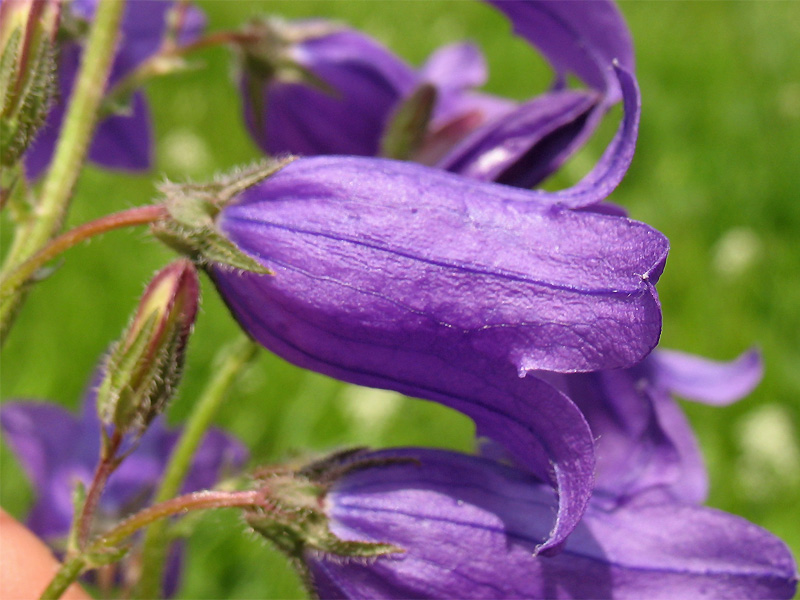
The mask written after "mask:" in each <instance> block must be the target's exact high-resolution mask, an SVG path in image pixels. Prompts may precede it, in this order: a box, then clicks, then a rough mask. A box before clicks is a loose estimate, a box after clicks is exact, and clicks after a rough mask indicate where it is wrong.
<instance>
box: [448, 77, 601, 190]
mask: <svg viewBox="0 0 800 600" xmlns="http://www.w3.org/2000/svg"><path fill="white" fill-rule="evenodd" d="M597 101H598V98H597V95H596V94H595V93H592V92H581V91H571V90H564V91H559V92H552V93H549V94H545V95H542V96H538V97H537V98H534V99H533V100H531V101H529V102H526V103H525V104H522V105H521V106H519V107H518V108H517V109H516V110H514V111H512V112H509V113H507V114H506V115H504V116H502V117H501V118H499V119H497V120H495V121H492V122H491V123H488V124H487V125H484V126H483V127H480V128H478V129H476V130H475V131H474V132H473V133H472V134H470V135H469V136H468V137H467V138H466V139H465V140H464V141H463V142H461V143H460V144H458V145H457V146H456V147H455V148H453V149H452V150H451V151H450V152H449V153H448V154H447V156H445V157H444V158H443V159H442V160H441V161H439V162H438V163H437V165H436V166H437V167H439V168H441V169H445V170H447V171H451V172H453V173H458V174H460V175H464V176H467V177H472V178H474V179H480V180H483V181H497V182H499V183H506V184H508V185H514V186H516V187H533V186H534V185H536V184H537V183H539V182H540V181H541V180H542V179H544V178H545V177H547V176H548V175H549V174H551V173H552V172H553V171H555V170H556V169H557V168H558V167H559V166H561V164H562V163H563V162H564V160H566V158H567V157H568V156H570V155H571V154H572V153H573V152H574V150H575V149H576V148H577V147H578V146H580V145H582V144H583V142H584V141H585V140H586V138H587V137H588V136H589V134H590V133H591V132H592V130H593V129H594V128H595V126H596V123H597V121H598V120H599V117H600V116H601V115H600V113H599V112H597V111H595V110H593V109H594V108H596V106H597ZM590 115H597V117H596V118H589V117H590Z"/></svg>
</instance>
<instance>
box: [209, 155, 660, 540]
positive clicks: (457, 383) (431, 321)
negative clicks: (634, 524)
mask: <svg viewBox="0 0 800 600" xmlns="http://www.w3.org/2000/svg"><path fill="white" fill-rule="evenodd" d="M552 196H553V195H552V194H547V193H543V192H540V193H536V192H530V191H527V190H521V189H517V188H511V187H507V186H501V185H497V184H492V183H482V182H475V181H472V180H469V179H466V178H463V177H459V176H456V175H453V174H449V173H445V172H443V171H440V170H436V169H429V168H426V167H423V166H420V165H416V164H412V163H403V162H397V161H387V160H380V159H370V158H358V157H316V158H307V159H298V160H296V161H295V162H293V163H291V164H289V165H288V166H285V167H284V168H282V169H281V170H280V171H278V172H277V173H276V174H274V175H272V176H270V177H268V178H267V179H265V180H264V181H262V182H261V183H259V184H256V185H254V186H252V187H250V188H249V189H247V190H245V191H244V192H242V193H241V194H240V195H239V196H238V197H236V198H234V200H233V201H232V202H231V203H230V204H229V205H227V206H225V207H224V208H223V209H222V212H221V213H220V216H219V218H218V222H217V226H218V227H219V229H220V230H221V232H222V233H223V234H224V235H225V236H226V237H227V238H228V239H229V240H231V241H232V242H233V244H235V246H236V247H237V248H238V249H239V250H241V251H244V252H245V253H246V254H247V255H249V256H251V257H253V258H254V259H256V260H257V261H259V263H261V264H262V265H263V266H265V267H266V268H268V269H270V270H271V271H272V272H273V275H269V276H264V275H257V274H254V273H246V272H241V271H232V270H231V269H230V268H226V267H222V266H216V265H211V267H210V269H209V271H210V273H211V275H212V278H213V279H214V281H215V283H216V285H217V287H218V289H219V291H220V292H221V294H222V296H223V298H224V299H225V301H226V303H227V304H228V306H229V308H230V309H231V311H232V313H233V315H234V316H235V318H236V319H237V320H238V321H239V323H240V324H241V325H242V327H243V328H244V329H245V330H246V331H247V332H248V333H249V334H250V335H251V336H252V337H254V338H255V339H256V340H257V341H258V342H259V343H261V344H262V345H264V346H265V347H267V348H268V349H269V350H271V351H273V352H275V353H276V354H278V355H280V356H282V357H283V358H285V359H287V360H289V361H290V362H293V363H295V364H297V365H299V366H301V367H303V368H308V369H312V370H315V371H318V372H321V373H324V374H326V375H330V376H332V377H336V378H338V379H342V380H345V381H349V382H352V383H356V384H360V385H367V386H372V387H380V388H387V389H393V390H397V391H399V392H401V393H404V394H407V395H410V396H414V397H418V398H424V399H428V400H433V401H436V402H441V403H443V404H445V405H447V406H450V407H453V408H456V409H457V410H460V411H462V412H464V413H465V414H467V415H469V416H470V417H472V418H473V419H475V421H476V422H477V423H478V426H479V428H480V430H481V431H483V432H487V435H490V436H491V437H493V438H495V439H497V441H498V442H499V443H501V444H503V445H504V447H505V448H506V449H507V450H509V451H510V452H511V453H512V454H513V455H514V456H515V458H516V459H517V460H518V461H519V462H520V463H521V464H525V465H526V466H527V467H528V468H529V469H530V470H531V471H533V472H535V473H537V474H539V475H540V476H541V477H543V478H546V479H548V480H550V481H551V482H552V483H553V484H554V485H555V486H556V487H557V489H558V490H559V494H560V500H561V503H562V504H561V509H562V510H563V511H564V512H563V513H562V514H560V515H559V519H558V524H557V530H555V531H554V535H553V539H552V540H549V541H548V543H547V544H546V546H545V547H549V546H552V545H555V544H556V543H557V542H558V541H559V540H561V539H563V537H565V536H566V534H567V533H568V532H569V530H570V529H571V527H572V526H574V524H575V523H576V522H577V520H578V519H579V518H580V513H581V512H582V510H583V507H584V506H585V503H586V500H587V499H588V496H589V494H590V492H591V488H592V471H593V457H592V451H593V450H592V448H593V446H592V438H591V433H590V430H589V429H588V427H587V426H586V422H585V421H584V419H583V417H582V416H581V413H580V411H578V410H577V409H576V408H575V406H574V405H573V404H572V403H571V402H570V401H569V399H568V398H567V397H566V396H564V395H563V394H560V393H558V392H557V391H556V390H555V389H553V388H552V387H551V386H550V385H548V384H546V383H544V382H543V381H541V380H540V379H538V378H536V377H535V376H528V377H524V378H523V377H521V376H523V375H525V373H527V372H529V371H532V370H541V369H544V370H550V371H562V372H572V371H591V370H598V369H614V368H621V367H629V366H632V365H634V364H636V363H638V362H639V361H640V360H642V358H643V357H644V356H645V355H647V354H648V353H649V352H650V350H651V349H652V348H653V347H654V346H655V344H656V343H657V341H658V337H659V334H660V328H661V315H660V307H659V304H658V300H657V296H656V293H655V288H654V283H655V282H656V281H657V279H658V277H659V275H660V274H661V270H662V268H663V266H664V261H665V259H666V253H667V241H666V239H665V238H664V237H663V236H662V235H661V234H660V233H658V232H656V231H655V230H653V229H651V228H650V227H648V226H646V225H644V224H642V223H638V222H636V221H632V220H629V219H625V218H619V217H611V216H607V215H600V214H596V213H590V212H576V211H571V210H567V209H565V208H562V207H561V206H559V203H560V197H556V199H555V201H553V199H552ZM506 421H511V422H514V424H515V425H514V426H513V427H512V426H508V425H507V424H506ZM501 422H502V423H501ZM515 428H518V430H519V431H516V432H515Z"/></svg>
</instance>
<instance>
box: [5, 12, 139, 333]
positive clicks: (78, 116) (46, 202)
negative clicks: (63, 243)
mask: <svg viewBox="0 0 800 600" xmlns="http://www.w3.org/2000/svg"><path fill="white" fill-rule="evenodd" d="M124 8H125V0H104V1H103V2H100V3H98V7H97V14H96V18H95V21H94V24H93V25H92V29H91V32H90V34H89V40H88V42H87V46H86V51H85V53H84V56H83V62H82V64H81V67H80V71H79V74H78V79H77V82H76V85H75V91H74V93H73V95H72V98H71V100H70V104H69V107H68V109H67V115H66V119H65V121H64V126H63V129H62V130H61V135H60V136H59V140H58V144H57V146H56V150H55V155H54V157H53V162H52V164H51V165H50V169H49V170H48V172H47V175H46V176H45V180H44V184H43V186H42V192H41V196H40V198H39V201H38V203H37V205H36V207H35V210H34V213H33V215H31V216H32V218H31V219H30V220H29V221H27V222H25V223H24V224H21V225H20V227H19V228H18V230H17V232H16V236H17V240H15V243H14V244H13V245H12V252H11V253H10V254H9V256H8V258H7V259H6V262H5V265H4V268H3V271H4V272H10V271H12V270H14V269H16V267H17V266H18V265H20V264H21V263H23V262H24V261H25V260H26V259H27V258H29V257H30V256H33V255H34V254H36V252H37V251H38V250H39V249H40V248H42V247H44V246H45V245H46V244H47V242H48V241H49V240H50V239H51V238H52V237H53V236H54V235H55V234H56V233H57V232H58V230H59V229H60V228H61V226H62V224H63V222H64V219H65V217H66V215H67V212H68V210H69V204H70V200H71V198H72V192H73V189H74V188H75V183H76V182H77V180H78V175H79V173H80V170H81V166H82V165H83V162H84V159H85V158H86V153H87V151H88V147H89V141H90V140H91V137H92V132H93V131H94V128H95V124H96V123H97V114H98V109H99V107H100V104H101V102H102V99H103V95H104V90H105V84H106V81H107V80H108V76H109V73H110V70H111V64H112V61H113V58H114V48H115V46H116V42H117V35H118V31H119V24H120V21H121V19H122V14H123V11H124ZM17 241H19V243H16V242H17ZM24 296H25V290H24V287H20V288H18V289H17V290H16V291H15V292H14V293H13V296H12V297H11V298H9V299H8V300H4V301H3V310H2V315H3V316H2V327H3V331H4V332H5V331H6V330H7V329H8V328H9V327H10V325H11V320H12V319H13V316H14V314H15V313H16V309H17V307H18V306H19V305H20V304H21V303H22V302H23V299H24Z"/></svg>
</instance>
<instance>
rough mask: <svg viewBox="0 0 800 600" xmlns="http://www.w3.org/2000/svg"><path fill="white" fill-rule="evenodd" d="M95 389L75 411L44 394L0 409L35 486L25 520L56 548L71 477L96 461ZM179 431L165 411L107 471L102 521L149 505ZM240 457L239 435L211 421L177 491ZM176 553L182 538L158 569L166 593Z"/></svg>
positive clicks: (90, 469) (66, 515) (212, 479)
mask: <svg viewBox="0 0 800 600" xmlns="http://www.w3.org/2000/svg"><path fill="white" fill-rule="evenodd" d="M95 394H96V391H95V390H91V391H90V393H88V394H87V397H86V400H85V402H84V406H83V411H82V413H81V415H80V416H79V417H76V416H75V415H73V414H72V413H70V412H68V411H66V410H64V409H63V408H61V407H58V406H55V405H53V404H48V403H44V402H33V401H26V402H8V403H6V404H4V405H3V407H2V409H0V426H2V431H3V434H4V437H5V439H6V441H7V442H8V444H9V446H10V447H11V448H12V450H13V451H14V453H15V454H16V455H17V457H18V458H19V460H20V462H21V464H22V466H23V468H24V469H25V471H26V472H27V474H28V476H29V477H30V479H31V482H32V483H33V486H34V489H35V491H36V503H35V504H34V506H33V508H32V509H31V512H30V514H29V515H28V518H27V524H28V527H29V528H30V529H31V530H32V531H33V532H34V533H36V534H37V535H38V536H39V537H41V538H42V539H44V540H45V541H46V542H48V543H50V544H51V545H53V546H54V547H56V548H62V546H63V543H64V542H65V540H66V536H67V533H68V532H69V529H70V525H71V524H72V518H73V505H72V493H73V490H74V488H75V484H76V482H78V481H81V482H83V483H84V484H85V485H88V484H89V482H90V481H91V479H92V476H93V474H94V470H95V467H96V466H97V461H98V456H99V453H100V430H101V425H100V421H99V420H98V417H97V410H96V408H95ZM179 436H180V431H179V430H174V429H169V428H167V427H166V425H165V424H164V420H163V417H158V418H157V419H156V420H155V421H153V423H152V424H151V425H150V427H149V428H148V429H147V431H146V432H145V433H144V435H143V436H142V437H141V439H140V440H139V442H138V445H137V446H136V447H135V450H134V451H133V452H132V453H131V454H130V455H129V456H128V457H127V458H126V459H125V460H124V461H123V462H122V464H121V465H120V467H119V468H118V469H117V470H116V471H115V472H114V473H113V474H112V475H111V477H110V478H109V480H108V484H107V487H106V489H105V491H104V493H103V495H102V497H101V499H100V504H99V507H98V513H97V518H98V522H99V523H100V524H101V525H102V524H104V523H108V524H112V523H116V522H118V521H119V520H120V519H122V518H123V517H125V516H127V515H129V514H131V513H133V512H135V511H137V510H138V509H140V508H143V507H144V506H146V505H147V503H148V502H149V501H150V499H151V498H152V495H153V493H154V492H155V486H156V485H157V484H158V482H159V481H160V479H161V476H162V474H163V472H164V469H165V467H166V464H167V460H168V459H169V456H170V454H171V452H172V450H173V448H174V446H175V444H176V443H177V441H178V438H179ZM246 460H247V451H246V449H245V448H244V446H243V445H242V444H241V443H240V442H239V441H237V440H236V439H234V438H233V437H231V436H229V435H227V434H225V433H223V432H222V431H220V430H218V429H210V430H209V431H208V432H207V433H206V436H205V438H204V439H203V442H202V443H201V445H200V447H199V449H198V451H197V453H196V454H195V456H194V459H193V462H192V466H191V468H190V470H189V472H188V473H187V476H186V480H185V482H184V484H183V488H182V493H188V492H192V491H197V490H202V489H207V488H210V487H212V486H213V485H214V484H215V483H216V482H217V481H218V480H219V478H220V477H221V476H224V475H225V474H227V473H231V472H233V471H234V470H235V469H237V468H239V467H241V466H242V465H243V464H244V462H245V461H246ZM62 549H63V548H62ZM181 554H182V553H181V547H180V544H176V545H175V546H174V547H173V548H172V549H171V552H170V555H169V559H168V564H167V569H166V570H165V574H164V582H163V589H164V593H165V595H166V596H171V595H173V594H174V593H175V591H176V590H177V587H178V584H179V580H180V567H181Z"/></svg>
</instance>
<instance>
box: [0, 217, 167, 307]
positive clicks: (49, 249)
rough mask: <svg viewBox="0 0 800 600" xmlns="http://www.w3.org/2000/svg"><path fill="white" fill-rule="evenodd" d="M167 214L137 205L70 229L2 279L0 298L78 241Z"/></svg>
mask: <svg viewBox="0 0 800 600" xmlns="http://www.w3.org/2000/svg"><path fill="white" fill-rule="evenodd" d="M166 215H167V211H166V209H165V208H164V207H163V206H162V205H158V204H156V205H148V206H137V207H136V208H130V209H128V210H123V211H120V212H116V213H112V214H110V215H106V216H103V217H100V218H99V219H95V220H94V221H89V222H88V223H84V224H83V225H79V226H78V227H75V228H74V229H70V230H69V231H67V232H64V233H62V234H61V235H60V236H58V237H56V238H54V239H53V240H51V241H50V242H49V243H48V244H47V245H46V246H44V247H43V248H42V249H41V250H39V252H37V253H36V254H35V255H33V256H31V257H30V258H29V259H28V260H26V261H25V262H24V263H22V264H21V265H19V266H18V267H17V268H15V269H14V270H13V271H11V272H10V273H8V274H7V275H6V276H5V277H3V278H2V280H0V298H2V299H5V298H6V297H8V296H9V295H11V294H13V293H14V292H15V291H16V290H17V289H18V288H19V287H20V286H22V285H23V284H24V283H25V282H26V281H28V280H29V279H30V278H31V277H32V276H33V275H34V274H35V273H36V271H38V270H39V269H41V268H42V267H43V266H44V265H45V264H46V263H47V262H49V261H51V260H52V259H54V258H55V257H57V256H58V255H60V254H61V253H63V252H66V251H67V250H69V249H70V248H72V247H73V246H76V245H77V244H79V243H81V242H83V241H85V240H88V239H91V238H93V237H95V236H98V235H100V234H103V233H106V232H108V231H112V230H114V229H121V228H123V227H135V226H136V225H147V224H149V223H153V222H155V221H157V220H159V219H160V218H162V217H164V216H166Z"/></svg>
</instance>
